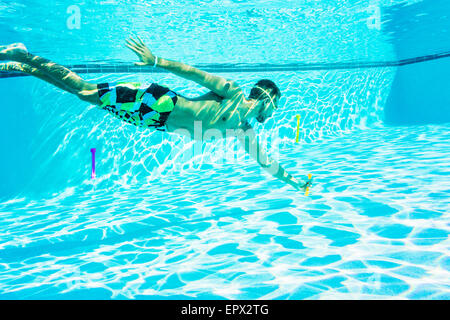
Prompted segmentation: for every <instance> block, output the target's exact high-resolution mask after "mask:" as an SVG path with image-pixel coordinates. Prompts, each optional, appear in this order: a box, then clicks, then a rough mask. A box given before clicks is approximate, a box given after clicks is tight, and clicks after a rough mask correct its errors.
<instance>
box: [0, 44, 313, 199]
mask: <svg viewBox="0 0 450 320" xmlns="http://www.w3.org/2000/svg"><path fill="white" fill-rule="evenodd" d="M126 46H127V47H128V48H129V49H131V50H132V51H133V52H134V53H136V55H137V56H138V57H139V60H140V62H138V63H136V65H140V66H147V65H149V66H153V67H156V66H157V67H159V68H163V69H166V70H167V71H170V72H172V73H174V74H175V75H177V76H180V77H183V78H185V79H188V80H192V81H195V82H196V83H198V84H200V85H202V86H204V87H206V88H207V89H209V90H211V91H210V92H208V93H207V94H204V95H201V96H199V97H196V98H186V97H183V96H180V95H178V94H176V93H175V92H173V91H171V90H170V89H168V88H166V87H164V86H160V85H158V84H156V83H153V84H151V85H150V86H149V87H148V88H146V89H142V88H139V85H138V84H135V83H130V82H129V83H116V84H113V83H99V84H95V83H91V82H87V81H85V80H83V79H81V78H80V77H79V76H78V75H77V74H76V73H74V72H72V71H70V70H69V69H67V68H65V67H63V66H61V65H58V64H56V63H54V62H51V61H49V60H47V59H44V58H42V57H38V56H35V55H33V54H31V53H29V52H28V51H27V49H26V47H25V46H24V45H23V44H21V43H15V44H11V45H9V46H2V47H0V60H9V61H13V62H9V63H3V64H0V70H1V71H19V72H24V73H27V74H30V75H32V76H35V77H37V78H39V79H42V80H44V81H46V82H49V83H51V84H53V85H55V86H57V87H58V88H60V89H62V90H65V91H67V92H70V93H72V94H75V95H77V96H78V97H79V98H80V99H81V100H83V101H86V102H89V103H92V104H95V105H97V106H99V107H100V108H101V109H104V110H107V111H108V112H110V113H111V114H113V115H114V116H116V117H118V118H120V119H122V120H124V121H126V122H128V123H131V124H134V125H136V126H141V127H153V128H156V129H157V130H163V131H168V132H175V133H180V132H184V133H185V134H188V135H190V137H191V138H193V139H200V140H202V139H203V136H202V135H201V136H200V137H197V135H196V134H195V130H198V124H199V123H200V125H201V129H202V132H205V131H207V130H209V129H213V130H215V132H216V133H217V132H220V133H221V134H222V137H224V138H225V137H230V135H231V136H235V137H237V138H238V139H239V141H240V142H241V144H242V146H243V147H244V149H245V150H246V152H248V153H249V154H250V155H251V156H252V157H253V158H254V159H255V160H256V161H257V162H258V163H259V164H260V165H261V167H263V168H264V169H265V170H266V171H267V172H269V173H270V174H272V175H273V176H274V177H276V178H278V179H280V180H282V181H284V182H285V183H287V184H289V185H291V186H293V187H294V188H295V189H297V190H303V191H305V190H306V189H307V188H308V187H309V186H310V185H311V182H312V181H311V179H308V178H305V179H304V180H302V181H299V180H297V179H295V178H294V177H293V176H291V175H290V174H288V173H287V172H286V171H285V170H284V169H283V168H282V167H281V166H280V165H279V164H278V163H277V162H276V161H275V160H272V159H270V158H269V157H268V156H267V155H266V153H265V152H264V151H263V149H262V148H261V146H260V145H259V143H258V140H257V138H256V134H255V132H254V130H253V128H252V126H251V125H250V124H249V122H248V120H250V119H252V118H256V120H257V121H259V122H264V121H265V120H266V119H267V118H269V117H270V116H271V115H272V113H273V112H274V110H276V109H277V108H278V101H279V99H280V95H281V92H280V89H278V87H277V86H276V85H275V83H273V82H272V81H270V80H266V79H263V80H260V81H258V82H257V83H256V85H255V86H254V87H253V88H252V89H251V92H250V95H249V97H248V98H246V97H245V96H244V93H243V91H242V89H241V88H240V87H239V86H238V85H237V84H236V83H235V82H234V81H231V80H227V79H225V78H222V77H219V76H216V75H212V74H209V73H207V72H205V71H202V70H199V69H197V68H194V67H192V66H189V65H187V64H184V63H181V62H176V61H171V60H167V59H163V58H161V57H156V56H155V55H154V54H153V53H152V52H151V51H150V50H149V49H148V48H147V46H146V45H145V44H144V42H143V41H142V40H141V39H140V38H139V37H138V39H133V38H130V39H128V40H127V42H126ZM195 128H197V129H195ZM214 137H216V138H217V135H216V134H214Z"/></svg>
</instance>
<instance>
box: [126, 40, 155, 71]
mask: <svg viewBox="0 0 450 320" xmlns="http://www.w3.org/2000/svg"><path fill="white" fill-rule="evenodd" d="M137 38H138V39H137V40H136V39H133V38H131V37H130V38H129V39H127V40H126V42H127V43H126V44H125V46H126V47H127V48H129V49H131V50H132V51H133V52H134V53H136V55H137V56H138V57H139V60H141V62H136V63H135V65H137V66H145V65H153V64H154V63H155V56H154V54H153V53H152V52H151V51H150V49H149V48H147V46H146V45H145V44H144V42H143V41H142V39H141V38H140V37H139V36H137Z"/></svg>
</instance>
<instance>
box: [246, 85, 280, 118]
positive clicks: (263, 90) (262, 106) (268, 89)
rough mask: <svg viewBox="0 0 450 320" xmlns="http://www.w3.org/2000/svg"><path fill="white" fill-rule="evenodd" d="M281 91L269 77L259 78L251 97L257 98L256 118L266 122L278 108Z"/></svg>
mask: <svg viewBox="0 0 450 320" xmlns="http://www.w3.org/2000/svg"><path fill="white" fill-rule="evenodd" d="M280 96H281V91H280V89H279V88H278V87H277V85H276V84H275V83H274V82H273V81H271V80H268V79H262V80H259V81H258V82H257V83H256V84H255V86H254V87H253V88H252V90H251V91H250V95H249V96H248V98H249V99H254V100H255V106H254V107H255V109H256V120H258V122H261V123H262V122H264V121H266V120H267V118H270V117H271V116H272V114H273V112H274V111H275V110H276V109H277V108H278V101H279V100H280Z"/></svg>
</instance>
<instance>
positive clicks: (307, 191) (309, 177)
mask: <svg viewBox="0 0 450 320" xmlns="http://www.w3.org/2000/svg"><path fill="white" fill-rule="evenodd" d="M311 178H312V174H311V173H308V179H309V180H311ZM308 195H309V185H308V186H307V187H306V191H305V196H308Z"/></svg>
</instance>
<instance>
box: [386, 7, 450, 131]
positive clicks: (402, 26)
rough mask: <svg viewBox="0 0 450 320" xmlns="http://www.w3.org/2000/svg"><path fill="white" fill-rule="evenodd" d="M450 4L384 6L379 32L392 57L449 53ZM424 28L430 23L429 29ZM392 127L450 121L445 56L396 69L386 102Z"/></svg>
mask: <svg viewBox="0 0 450 320" xmlns="http://www.w3.org/2000/svg"><path fill="white" fill-rule="evenodd" d="M449 12H450V3H449V1H447V0H433V1H430V0H426V1H420V2H417V3H414V4H410V5H406V4H399V5H396V6H392V7H388V8H386V9H385V10H384V15H383V17H384V20H385V21H384V23H383V33H384V34H386V35H388V36H389V39H390V40H389V42H390V43H391V44H392V45H393V49H394V52H395V54H396V56H397V59H408V58H414V57H417V56H423V55H424V54H425V53H427V54H437V53H445V52H448V50H449V46H448V41H443V39H450V16H449V14H448V13H449ZM429 26H432V28H430V27H429ZM385 120H386V123H388V124H391V125H423V124H433V123H436V124H438V123H445V122H449V121H450V58H444V59H439V60H433V61H428V62H423V63H416V64H411V65H407V66H403V67H400V68H398V69H397V73H396V76H395V78H394V81H393V83H392V89H391V91H390V95H389V97H388V99H387V101H386V105H385Z"/></svg>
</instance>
